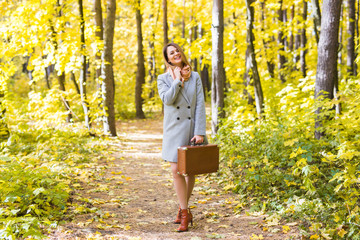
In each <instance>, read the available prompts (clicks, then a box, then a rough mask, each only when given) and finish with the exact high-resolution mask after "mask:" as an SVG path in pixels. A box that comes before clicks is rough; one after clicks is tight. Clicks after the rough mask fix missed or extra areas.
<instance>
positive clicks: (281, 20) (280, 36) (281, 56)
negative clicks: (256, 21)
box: [278, 0, 286, 83]
mask: <svg viewBox="0 0 360 240" xmlns="http://www.w3.org/2000/svg"><path fill="white" fill-rule="evenodd" d="M279 4H280V8H279V10H278V21H279V33H278V46H279V53H278V58H279V65H278V66H279V78H280V80H281V82H282V83H284V82H285V81H286V80H285V76H284V73H283V71H284V65H285V61H286V60H285V56H284V52H285V38H284V32H283V29H284V14H283V10H282V4H283V0H279Z"/></svg>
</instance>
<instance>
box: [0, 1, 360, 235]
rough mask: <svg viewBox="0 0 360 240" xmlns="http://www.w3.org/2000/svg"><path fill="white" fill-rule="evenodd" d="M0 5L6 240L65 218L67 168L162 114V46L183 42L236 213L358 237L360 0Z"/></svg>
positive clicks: (2, 230) (0, 205)
mask: <svg viewBox="0 0 360 240" xmlns="http://www.w3.org/2000/svg"><path fill="white" fill-rule="evenodd" d="M0 5H1V6H0V15H1V17H0V21H1V25H0V28H1V31H0V38H1V41H0V83H1V89H0V104H1V111H0V112H1V115H0V124H1V126H0V127H1V129H0V133H1V139H2V140H1V147H0V149H1V157H0V165H1V169H0V173H1V174H0V183H1V184H0V193H1V196H0V199H1V201H0V220H1V221H0V238H13V239H14V238H16V237H19V236H23V237H26V236H32V237H41V233H42V232H43V231H44V228H47V227H56V226H57V223H58V221H60V220H61V219H63V216H64V214H66V210H67V204H66V201H67V199H68V197H69V193H70V192H71V187H70V182H71V176H72V174H75V172H76V171H77V170H75V169H74V168H73V166H74V165H76V164H79V163H84V162H86V161H91V160H90V157H89V156H90V155H91V154H92V153H94V152H102V151H105V150H106V147H105V145H100V146H99V145H94V144H93V142H92V141H93V139H94V138H106V139H108V138H107V137H106V136H116V125H115V123H116V121H122V120H123V119H131V118H145V117H147V118H151V117H158V116H159V115H158V114H157V113H159V112H161V108H162V104H161V101H160V99H159V97H158V95H157V87H156V78H157V75H159V74H161V73H163V72H164V71H165V69H164V64H163V59H162V48H163V46H164V44H165V43H167V42H176V43H178V44H179V45H181V46H182V47H183V48H184V51H185V53H186V54H187V56H188V57H189V59H191V64H192V66H193V69H194V70H195V71H198V72H200V73H201V77H202V81H203V86H204V92H205V95H206V99H207V102H208V103H209V105H210V102H211V112H212V114H211V116H208V118H209V119H210V118H211V122H212V134H213V141H215V142H217V143H218V144H220V146H221V149H222V161H221V164H222V169H221V172H220V173H219V174H220V175H222V176H224V178H223V179H224V180H223V181H222V182H220V183H221V184H223V185H224V187H225V188H226V189H228V190H231V191H234V192H236V193H238V196H239V201H240V202H241V203H240V204H239V206H238V208H237V209H234V211H241V210H242V209H243V207H244V206H248V207H250V210H251V211H253V212H268V213H273V214H278V215H281V216H282V217H283V218H284V219H296V220H298V221H299V222H301V224H300V226H299V228H300V230H301V231H300V232H301V234H302V235H303V236H309V237H310V236H311V237H310V238H311V239H321V238H323V239H341V238H346V239H360V218H359V216H360V209H359V203H360V200H359V194H360V190H359V184H360V165H359V156H360V151H359V146H360V133H359V129H360V126H359V125H360V110H359V108H358V103H359V100H360V99H359V96H360V94H359V93H360V85H359V83H360V81H359V77H358V57H357V56H358V55H357V52H358V46H359V25H358V23H359V1H356V0H347V1H340V0H327V1H323V2H322V1H318V0H312V1H307V0H266V1H265V0H264V1H262V0H259V1H254V0H246V1H238V0H235V1H219V0H214V1H213V2H211V1H205V0H183V1H180V0H179V1H166V0H162V1H160V0H150V1H140V0H138V1H125V0H107V1H101V0H94V1H86V0H78V1H74V0H57V1H55V0H42V1H38V0H28V1H21V0H19V1H11V0H9V1H1V3H0ZM117 130H118V131H121V129H117ZM64 190H66V191H64ZM39 224H40V225H41V226H42V227H41V228H39Z"/></svg>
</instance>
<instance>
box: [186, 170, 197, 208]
mask: <svg viewBox="0 0 360 240" xmlns="http://www.w3.org/2000/svg"><path fill="white" fill-rule="evenodd" d="M185 181H186V186H187V202H188V203H189V199H190V197H191V193H192V191H193V189H194V185H195V175H189V176H187V177H185Z"/></svg>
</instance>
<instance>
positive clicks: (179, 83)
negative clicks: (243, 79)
mask: <svg viewBox="0 0 360 240" xmlns="http://www.w3.org/2000/svg"><path fill="white" fill-rule="evenodd" d="M163 56H164V59H165V65H166V67H167V72H166V73H164V74H161V75H160V76H159V77H158V81H157V85H158V91H159V95H160V98H161V100H162V102H163V103H164V130H163V131H164V136H163V145H162V158H163V159H164V160H165V161H168V162H170V166H171V171H172V175H173V179H174V187H175V191H176V195H177V198H178V201H179V205H180V208H179V211H178V214H177V217H176V220H175V221H174V223H180V227H179V228H178V230H177V231H178V232H183V231H187V230H188V224H189V222H191V224H192V214H191V212H190V209H189V206H188V202H189V199H190V196H191V193H192V190H193V188H194V184H195V176H194V175H192V176H186V177H184V176H182V175H180V174H178V169H177V148H178V147H180V146H184V145H188V144H189V143H190V142H191V141H195V143H197V144H200V143H203V142H204V141H205V142H207V140H206V133H205V131H206V116H205V101H204V93H203V87H202V83H201V79H200V76H199V74H198V73H197V72H193V71H191V66H190V64H189V62H188V61H187V59H186V57H185V54H184V52H183V50H182V49H181V48H180V47H179V46H178V45H177V44H175V43H169V44H167V45H166V46H165V47H164V49H163Z"/></svg>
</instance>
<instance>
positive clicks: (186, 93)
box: [166, 72, 195, 105]
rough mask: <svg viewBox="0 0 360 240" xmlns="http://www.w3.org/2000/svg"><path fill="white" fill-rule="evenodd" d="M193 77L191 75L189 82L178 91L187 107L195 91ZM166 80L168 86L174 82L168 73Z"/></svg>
mask: <svg viewBox="0 0 360 240" xmlns="http://www.w3.org/2000/svg"><path fill="white" fill-rule="evenodd" d="M193 76H194V74H192V73H191V76H190V79H189V81H187V82H185V84H184V88H182V89H181V90H180V93H181V95H182V96H183V98H184V99H185V101H186V102H187V103H188V104H189V105H190V104H191V101H192V98H193V96H194V91H195V86H194V84H195V79H194V77H193ZM166 80H167V83H168V84H169V86H171V84H172V81H174V80H173V79H172V77H171V74H170V73H169V72H168V73H167V77H166Z"/></svg>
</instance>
